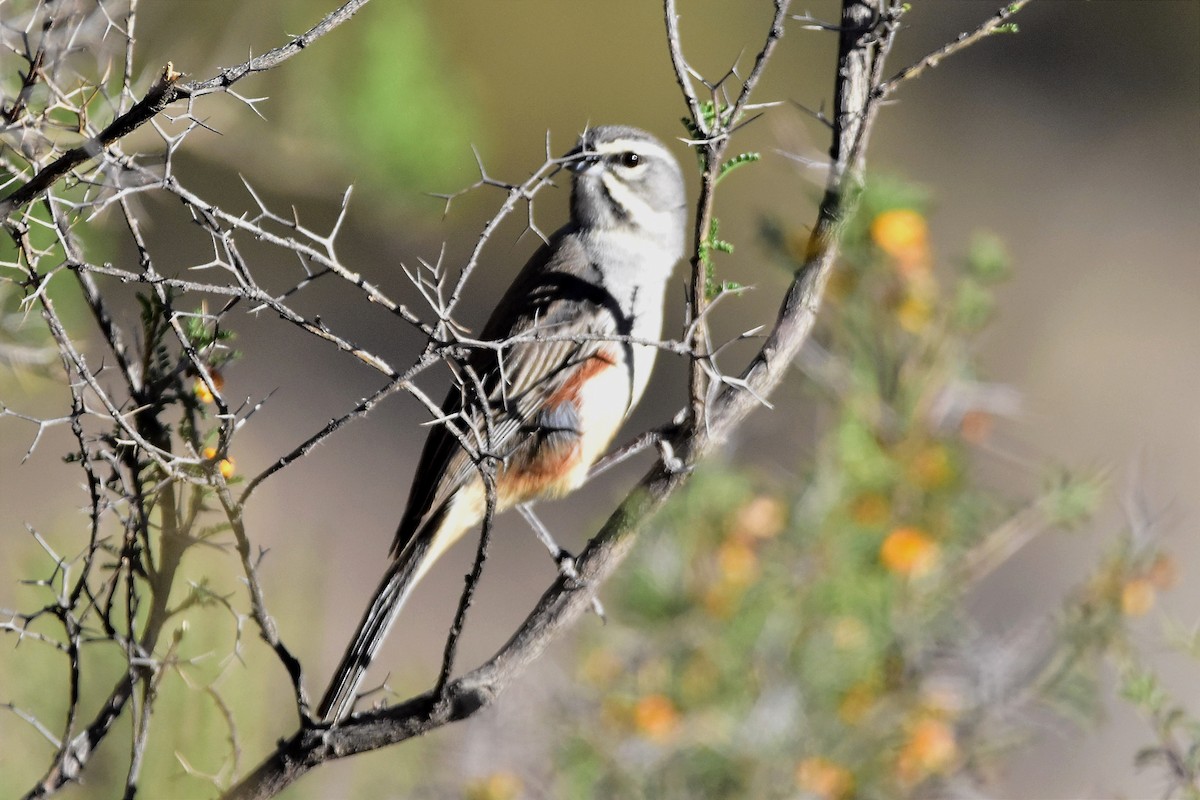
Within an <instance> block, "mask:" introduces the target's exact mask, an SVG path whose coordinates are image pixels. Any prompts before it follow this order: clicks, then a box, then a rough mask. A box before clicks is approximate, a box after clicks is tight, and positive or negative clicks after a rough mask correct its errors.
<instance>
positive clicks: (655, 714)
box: [633, 694, 679, 743]
mask: <svg viewBox="0 0 1200 800" xmlns="http://www.w3.org/2000/svg"><path fill="white" fill-rule="evenodd" d="M633 725H634V727H635V728H637V730H638V732H639V733H641V734H642V736H645V737H646V738H647V739H650V740H651V741H655V742H660V743H661V742H665V741H667V740H668V739H670V738H671V736H673V735H674V733H675V730H676V728H678V727H679V712H678V711H677V710H676V709H675V704H674V703H672V702H671V699H670V698H668V697H666V696H664V695H661V694H648V695H646V696H645V697H643V698H642V699H640V700H638V701H637V705H635V706H634V707H633Z"/></svg>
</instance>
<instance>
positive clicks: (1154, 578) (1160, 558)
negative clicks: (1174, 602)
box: [1146, 553, 1179, 589]
mask: <svg viewBox="0 0 1200 800" xmlns="http://www.w3.org/2000/svg"><path fill="white" fill-rule="evenodd" d="M1178 578H1179V568H1178V566H1177V565H1176V564H1175V559H1173V558H1171V557H1170V556H1169V555H1167V554H1166V553H1159V554H1158V555H1157V556H1155V557H1154V563H1152V564H1151V565H1150V569H1148V570H1146V580H1148V581H1150V583H1151V584H1152V585H1153V586H1154V588H1155V589H1170V588H1171V587H1172V586H1174V585H1175V581H1176V580H1177V579H1178Z"/></svg>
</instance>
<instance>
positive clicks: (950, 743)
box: [896, 717, 958, 785]
mask: <svg viewBox="0 0 1200 800" xmlns="http://www.w3.org/2000/svg"><path fill="white" fill-rule="evenodd" d="M957 758H958V742H957V741H956V740H955V738H954V728H953V727H951V726H950V724H949V723H947V722H944V721H942V720H940V719H934V718H931V717H927V718H925V719H922V720H920V721H918V722H917V723H916V724H915V725H913V726H912V728H911V729H910V730H909V733H908V739H907V740H906V741H905V742H904V746H903V747H901V748H900V754H899V755H898V756H897V758H896V777H897V779H899V781H900V782H901V783H903V784H907V785H912V784H915V783H919V782H920V781H922V780H924V779H925V778H928V777H929V776H930V775H936V774H941V773H945V772H946V771H948V770H949V769H950V767H951V766H952V765H953V764H954V761H955V760H956V759H957Z"/></svg>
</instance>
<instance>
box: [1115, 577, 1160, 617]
mask: <svg viewBox="0 0 1200 800" xmlns="http://www.w3.org/2000/svg"><path fill="white" fill-rule="evenodd" d="M1155 594H1156V592H1155V589H1154V584H1153V583H1151V581H1150V579H1149V578H1134V579H1133V580H1131V581H1129V582H1127V583H1126V584H1125V585H1124V586H1123V587H1121V613H1122V614H1124V615H1125V616H1127V617H1140V616H1142V615H1144V614H1148V613H1149V612H1150V609H1152V608H1154V600H1155Z"/></svg>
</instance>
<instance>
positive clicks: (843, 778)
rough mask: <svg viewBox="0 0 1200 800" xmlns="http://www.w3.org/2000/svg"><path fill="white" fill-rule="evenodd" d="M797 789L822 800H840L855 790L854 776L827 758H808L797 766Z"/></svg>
mask: <svg viewBox="0 0 1200 800" xmlns="http://www.w3.org/2000/svg"><path fill="white" fill-rule="evenodd" d="M796 788H798V789H800V791H802V792H807V793H808V794H811V795H813V796H815V797H819V798H821V800H838V798H842V797H847V796H849V795H850V792H851V791H852V790H853V789H854V775H853V774H851V772H850V770H848V769H846V768H845V767H843V766H842V765H840V764H837V763H835V762H833V761H830V760H829V759H827V758H819V757H814V758H806V759H804V760H803V761H801V762H800V763H799V764H797V765H796Z"/></svg>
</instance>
